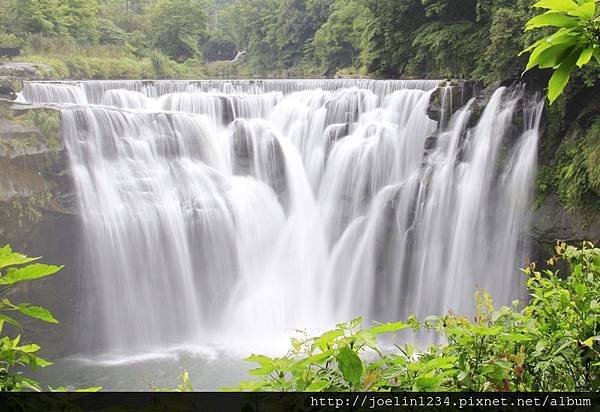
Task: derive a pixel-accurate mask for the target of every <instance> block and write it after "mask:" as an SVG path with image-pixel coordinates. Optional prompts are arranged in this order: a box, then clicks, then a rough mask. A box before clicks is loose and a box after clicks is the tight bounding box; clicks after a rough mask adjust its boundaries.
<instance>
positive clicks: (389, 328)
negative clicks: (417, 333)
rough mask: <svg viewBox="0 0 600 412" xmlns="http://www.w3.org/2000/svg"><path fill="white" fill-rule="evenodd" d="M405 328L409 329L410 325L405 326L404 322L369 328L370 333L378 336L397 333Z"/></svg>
mask: <svg viewBox="0 0 600 412" xmlns="http://www.w3.org/2000/svg"><path fill="white" fill-rule="evenodd" d="M407 328H410V325H407V324H406V323H404V322H394V323H384V324H382V325H378V326H375V327H373V328H371V333H372V334H374V335H379V334H382V333H390V332H398V331H401V330H404V329H407Z"/></svg>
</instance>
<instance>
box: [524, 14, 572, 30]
mask: <svg viewBox="0 0 600 412" xmlns="http://www.w3.org/2000/svg"><path fill="white" fill-rule="evenodd" d="M546 26H554V27H566V28H570V27H575V26H577V19H576V18H575V17H572V16H568V15H566V14H564V13H555V12H547V13H544V14H540V15H539V16H535V17H533V18H532V19H530V20H529V21H528V22H527V23H526V25H525V30H526V31H527V30H533V29H536V28H538V27H546Z"/></svg>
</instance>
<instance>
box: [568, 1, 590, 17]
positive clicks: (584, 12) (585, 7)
mask: <svg viewBox="0 0 600 412" xmlns="http://www.w3.org/2000/svg"><path fill="white" fill-rule="evenodd" d="M569 14H570V15H571V16H577V17H580V18H582V19H584V20H591V19H593V18H594V15H595V14H596V3H595V2H586V3H583V4H582V5H580V6H578V7H577V8H576V9H575V10H571V11H570V12H569Z"/></svg>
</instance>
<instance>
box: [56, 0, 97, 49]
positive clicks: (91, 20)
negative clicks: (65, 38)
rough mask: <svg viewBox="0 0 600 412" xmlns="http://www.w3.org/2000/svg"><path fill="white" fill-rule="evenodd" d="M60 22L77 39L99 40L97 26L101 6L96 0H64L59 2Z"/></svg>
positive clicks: (90, 41) (85, 40)
mask: <svg viewBox="0 0 600 412" xmlns="http://www.w3.org/2000/svg"><path fill="white" fill-rule="evenodd" d="M59 3H60V5H59V6H58V12H59V14H60V24H61V26H63V27H64V28H65V30H66V31H67V32H68V33H69V34H70V35H71V36H72V37H73V38H74V39H76V40H79V41H83V42H88V43H95V42H97V41H98V28H97V26H96V22H97V18H98V11H99V10H100V7H99V6H98V2H97V1H96V0H63V1H61V2H59Z"/></svg>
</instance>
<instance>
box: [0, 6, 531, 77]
mask: <svg viewBox="0 0 600 412" xmlns="http://www.w3.org/2000/svg"><path fill="white" fill-rule="evenodd" d="M532 4H533V1H532V0H460V1H456V0H244V1H241V0H65V1H59V0H0V9H1V10H3V12H2V13H0V28H1V29H0V43H1V44H2V45H7V44H9V43H10V44H14V45H18V46H21V47H24V48H25V53H26V54H28V55H31V56H34V57H37V60H40V61H43V62H46V63H47V64H49V65H50V66H51V67H53V68H54V69H55V70H56V71H57V72H58V75H62V76H68V77H73V78H78V77H79V78H84V77H96V78H102V77H111V78H115V77H130V76H132V75H136V74H139V75H142V74H146V75H148V76H150V77H190V76H195V77H197V76H199V75H202V74H204V75H206V76H215V75H222V76H224V77H232V76H240V77H269V76H279V77H281V76H287V77H299V76H334V75H335V74H336V73H337V74H339V75H346V76H348V75H363V76H364V75H370V76H377V77H386V78H390V77H391V78H395V77H400V76H403V77H429V78H445V77H452V78H469V79H477V80H483V81H485V82H486V83H491V82H494V81H504V80H507V79H514V78H515V77H517V76H519V75H520V73H521V71H522V70H523V67H524V63H525V61H526V60H525V59H526V56H522V57H519V56H518V53H519V51H521V50H522V49H523V48H524V46H525V45H526V44H528V43H529V41H530V40H531V38H530V35H529V34H525V33H524V32H523V25H524V23H525V22H526V21H527V19H528V18H530V17H532V16H533V15H535V14H536V11H535V10H532V9H531V8H530V6H531V5H532ZM241 50H245V51H247V54H246V56H245V58H244V60H243V61H242V62H237V64H225V63H224V61H231V60H233V59H234V58H235V56H236V54H237V52H238V51H241ZM63 56H64V57H63ZM44 57H45V59H44ZM52 57H58V59H57V60H55V61H53V60H52V59H51V58H52ZM102 57H104V58H105V59H108V58H118V59H120V62H119V63H114V64H113V66H117V67H113V68H112V69H111V68H108V67H102V64H101V63H99V62H98V61H95V60H94V59H98V58H102ZM90 59H91V60H90ZM124 59H131V60H137V61H138V62H139V61H140V59H147V60H148V61H147V63H148V66H147V68H146V70H142V71H141V72H140V73H138V72H139V71H140V69H139V68H138V69H136V68H134V67H129V66H128V65H127V63H130V65H131V62H129V61H127V60H124ZM65 66H66V67H65ZM96 66H99V67H96ZM136 71H137V72H136Z"/></svg>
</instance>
